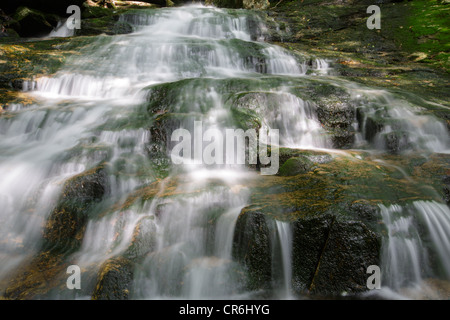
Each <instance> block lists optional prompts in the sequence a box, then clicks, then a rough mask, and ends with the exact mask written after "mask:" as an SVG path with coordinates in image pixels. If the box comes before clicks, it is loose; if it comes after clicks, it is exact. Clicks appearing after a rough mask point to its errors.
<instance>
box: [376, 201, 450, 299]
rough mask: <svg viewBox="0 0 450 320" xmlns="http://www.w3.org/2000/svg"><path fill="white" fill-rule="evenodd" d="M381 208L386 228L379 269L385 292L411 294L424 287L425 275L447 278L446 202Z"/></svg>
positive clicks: (449, 211)
mask: <svg viewBox="0 0 450 320" xmlns="http://www.w3.org/2000/svg"><path fill="white" fill-rule="evenodd" d="M380 209H381V214H382V217H383V222H384V224H385V226H386V229H387V236H385V238H384V240H383V257H382V261H383V265H382V267H381V270H383V271H382V275H383V285H384V289H385V290H386V291H388V294H389V291H390V290H393V291H394V292H396V293H397V294H400V296H401V297H402V296H403V297H408V296H409V297H411V296H413V295H414V294H420V292H421V290H424V287H425V288H426V286H427V283H426V281H425V280H426V279H428V278H433V277H438V278H441V279H447V280H448V279H450V278H449V270H450V269H449V263H450V246H449V244H450V242H449V239H450V228H449V226H450V225H449V223H450V209H449V208H448V206H446V205H444V204H440V203H436V202H432V201H415V202H413V203H412V204H411V205H409V206H399V205H392V206H390V207H385V206H383V205H380ZM432 298H439V297H436V296H432Z"/></svg>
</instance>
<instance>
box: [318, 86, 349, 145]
mask: <svg viewBox="0 0 450 320" xmlns="http://www.w3.org/2000/svg"><path fill="white" fill-rule="evenodd" d="M315 90H317V91H316V92H315V93H314V94H315V95H316V97H314V99H315V101H316V103H317V105H318V108H317V117H318V120H319V121H320V122H321V123H322V124H323V125H324V126H325V128H326V129H327V131H329V132H330V134H331V139H332V143H333V147H335V148H340V149H341V148H342V149H345V148H351V147H352V145H353V143H354V141H355V130H354V128H353V123H354V122H355V120H356V110H355V106H354V105H353V104H352V102H351V101H350V98H349V96H348V93H347V92H345V91H344V90H342V89H338V88H336V87H332V86H331V87H330V86H316V89H315Z"/></svg>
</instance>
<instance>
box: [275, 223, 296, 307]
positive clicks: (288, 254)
mask: <svg viewBox="0 0 450 320" xmlns="http://www.w3.org/2000/svg"><path fill="white" fill-rule="evenodd" d="M276 227H277V235H278V238H279V242H280V247H281V257H282V266H283V286H284V288H283V291H282V294H281V298H282V299H293V294H292V241H293V237H292V226H291V224H290V223H289V222H283V221H276Z"/></svg>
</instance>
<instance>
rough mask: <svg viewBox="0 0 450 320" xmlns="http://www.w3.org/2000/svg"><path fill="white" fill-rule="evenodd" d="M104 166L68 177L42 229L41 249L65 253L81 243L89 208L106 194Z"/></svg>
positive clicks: (75, 248)
mask: <svg viewBox="0 0 450 320" xmlns="http://www.w3.org/2000/svg"><path fill="white" fill-rule="evenodd" d="M108 188H109V186H108V177H107V174H106V168H105V167H104V166H99V167H96V168H94V169H91V170H89V171H87V172H84V173H81V174H79V175H77V176H75V177H73V178H70V179H69V180H68V181H67V182H66V183H65V184H64V187H63V191H62V195H61V197H60V199H59V201H58V204H57V206H56V208H55V209H54V210H53V212H52V213H51V215H50V217H49V218H48V220H47V223H46V225H45V228H44V231H43V237H44V245H43V248H44V250H45V251H47V250H50V251H52V252H60V253H65V254H68V253H70V252H73V251H74V250H77V249H78V248H79V247H80V246H81V242H82V240H83V235H84V231H85V228H86V224H87V221H88V217H89V212H90V209H92V208H93V206H94V205H95V204H96V203H99V202H100V201H101V200H102V199H103V197H104V196H105V195H106V194H107V193H108Z"/></svg>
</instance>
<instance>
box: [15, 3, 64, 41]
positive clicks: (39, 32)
mask: <svg viewBox="0 0 450 320" xmlns="http://www.w3.org/2000/svg"><path fill="white" fill-rule="evenodd" d="M13 19H14V21H13V22H10V27H11V28H12V29H13V30H15V31H16V32H17V33H18V34H19V35H20V36H21V37H39V36H44V35H47V34H49V33H50V32H51V31H52V30H53V29H54V28H55V27H56V25H57V24H58V17H57V16H55V15H51V14H46V13H42V12H41V11H38V10H35V9H30V8H28V7H20V8H18V9H17V11H16V12H15V14H14V15H13Z"/></svg>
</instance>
